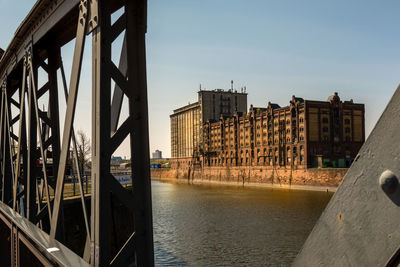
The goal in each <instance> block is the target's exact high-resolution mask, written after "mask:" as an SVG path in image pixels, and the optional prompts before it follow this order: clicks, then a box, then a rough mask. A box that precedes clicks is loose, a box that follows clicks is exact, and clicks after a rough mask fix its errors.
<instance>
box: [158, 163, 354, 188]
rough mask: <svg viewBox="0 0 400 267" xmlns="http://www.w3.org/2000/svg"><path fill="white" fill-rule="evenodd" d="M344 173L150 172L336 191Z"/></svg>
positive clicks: (255, 169)
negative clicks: (317, 187) (328, 188)
mask: <svg viewBox="0 0 400 267" xmlns="http://www.w3.org/2000/svg"><path fill="white" fill-rule="evenodd" d="M347 170H348V169H347V168H346V169H339V168H335V169H293V170H292V169H289V168H288V169H284V168H282V169H271V168H266V167H206V168H199V169H195V170H194V171H193V170H192V171H189V170H188V169H173V168H171V169H151V176H152V178H170V179H171V178H175V179H178V180H192V181H205V182H206V181H212V182H224V183H226V182H232V183H243V184H246V183H252V184H257V183H259V184H272V185H278V184H279V185H307V186H329V187H336V186H338V185H339V184H340V182H341V181H342V179H343V177H344V175H345V174H346V172H347Z"/></svg>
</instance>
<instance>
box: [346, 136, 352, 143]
mask: <svg viewBox="0 0 400 267" xmlns="http://www.w3.org/2000/svg"><path fill="white" fill-rule="evenodd" d="M346 142H347V143H350V142H351V138H350V136H348V135H346Z"/></svg>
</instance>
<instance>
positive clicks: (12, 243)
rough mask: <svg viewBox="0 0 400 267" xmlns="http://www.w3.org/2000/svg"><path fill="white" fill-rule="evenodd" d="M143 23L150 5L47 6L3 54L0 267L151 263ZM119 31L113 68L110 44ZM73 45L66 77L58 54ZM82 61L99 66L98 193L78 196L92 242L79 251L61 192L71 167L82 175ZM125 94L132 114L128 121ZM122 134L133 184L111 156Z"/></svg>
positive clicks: (95, 117) (95, 96)
mask: <svg viewBox="0 0 400 267" xmlns="http://www.w3.org/2000/svg"><path fill="white" fill-rule="evenodd" d="M115 16H117V17H116V18H115V19H114V17H115ZM146 20H147V1H146V0H135V1H133V0H132V1H130V0H125V1H123V0H107V1H106V0H38V1H37V2H36V3H35V5H34V7H33V8H32V9H31V11H30V12H29V14H28V15H27V17H26V18H25V20H24V21H23V22H22V23H21V25H20V26H19V28H18V29H17V31H16V33H15V35H14V37H13V39H12V41H11V43H10V44H9V46H8V48H7V49H6V51H5V52H4V54H3V55H2V57H1V55H0V57H1V60H0V86H1V105H0V109H1V111H0V152H1V153H0V165H1V170H0V176H1V177H0V198H1V199H0V200H1V201H0V260H1V263H0V265H1V266H89V265H90V266H108V265H112V266H153V265H154V257H153V239H152V236H153V233H152V209H151V189H150V177H149V176H150V173H149V140H148V138H149V137H148V136H149V135H148V106H147V87H146V57H145V35H146V26H147V22H146ZM121 36H123V44H122V49H121V51H120V62H119V64H118V66H116V64H115V63H114V62H113V61H112V46H113V44H114V42H115V40H116V39H117V38H121ZM88 38H91V48H90V49H88V48H86V50H90V51H85V41H86V40H88ZM69 42H73V43H74V50H73V56H72V58H70V59H69V60H72V67H71V69H70V70H68V71H70V73H71V74H70V79H69V80H67V78H66V75H65V69H64V65H63V61H65V57H63V55H62V49H61V48H62V47H63V46H64V45H66V44H67V43H69ZM128 48H129V49H128ZM85 54H88V55H89V56H90V58H91V62H92V64H91V74H92V77H91V83H92V89H91V95H92V103H91V118H92V119H91V132H92V136H91V141H92V153H91V154H92V156H91V166H92V168H91V185H90V187H91V196H90V197H88V196H84V195H83V194H81V195H80V198H79V199H78V200H77V201H79V202H78V204H79V205H78V207H79V208H78V209H77V211H76V213H79V214H80V217H81V218H83V219H82V220H83V227H82V229H80V232H81V235H82V236H83V242H81V243H82V244H81V245H80V246H74V245H73V244H72V243H71V241H70V239H69V238H68V236H69V233H71V229H70V228H71V226H72V225H73V224H70V223H68V216H69V217H73V216H70V215H67V211H66V210H65V207H66V205H68V199H66V198H65V194H64V191H65V190H64V188H65V184H66V171H67V168H68V167H67V166H68V162H71V161H72V163H70V164H72V165H74V166H75V167H76V168H77V169H78V170H79V164H78V161H77V157H72V156H71V154H77V153H76V152H77V144H76V138H75V130H74V120H75V118H76V117H77V116H76V114H75V111H76V105H77V101H78V99H79V98H78V91H79V89H80V90H83V89H82V88H80V87H79V82H80V78H81V77H80V76H81V71H82V62H83V58H84V55H85ZM39 73H44V75H39ZM85 78H86V79H87V78H88V77H85ZM39 79H45V81H44V82H43V83H39V82H38V80H39ZM89 79H90V78H89ZM60 81H61V82H60ZM124 98H125V99H126V101H127V103H128V104H127V105H128V109H129V110H128V115H127V118H126V119H124V120H122V119H121V116H120V114H121V106H122V103H123V99H124ZM64 99H65V101H66V102H65V103H66V104H65V105H66V111H65V118H61V120H60V112H59V110H60V103H59V102H60V101H61V100H64ZM40 102H45V103H46V105H45V107H41V106H40V105H39V103H40ZM88 105H90V104H88ZM60 122H63V125H60ZM125 139H128V140H129V141H130V153H131V160H132V165H133V166H134V167H133V168H132V171H131V176H132V186H131V187H129V188H125V187H122V186H121V185H120V183H119V182H118V181H117V180H116V179H115V177H114V176H113V174H112V173H111V172H110V158H111V156H112V154H113V153H114V151H115V150H116V149H117V148H118V147H119V146H120V145H121V143H122V142H123V141H124V140H125ZM71 151H72V153H71ZM39 163H40V164H39ZM49 170H51V171H49ZM81 172H82V170H80V171H78V184H79V186H80V192H83V184H82V183H83V182H82V177H81V175H80V173H81ZM73 230H74V229H72V231H73ZM82 233H83V234H82ZM76 247H79V249H77V248H76Z"/></svg>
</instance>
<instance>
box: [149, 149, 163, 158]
mask: <svg viewBox="0 0 400 267" xmlns="http://www.w3.org/2000/svg"><path fill="white" fill-rule="evenodd" d="M151 154H152V159H162V152H161V151H160V150H158V149H157V150H156V151H154V152H153V153H151Z"/></svg>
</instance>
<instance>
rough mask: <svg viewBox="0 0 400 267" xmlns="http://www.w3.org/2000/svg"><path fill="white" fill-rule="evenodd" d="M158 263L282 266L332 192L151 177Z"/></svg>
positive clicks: (292, 257) (309, 229)
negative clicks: (180, 182) (189, 181)
mask: <svg viewBox="0 0 400 267" xmlns="http://www.w3.org/2000/svg"><path fill="white" fill-rule="evenodd" d="M152 190H153V221H154V242H155V257H156V265H157V266H287V265H290V263H291V262H292V261H293V260H294V258H295V256H296V254H297V253H298V251H299V250H300V248H301V246H302V244H303V243H304V241H305V239H306V237H307V236H308V234H309V232H310V231H311V229H312V227H313V225H314V224H315V222H316V220H317V219H318V217H319V216H320V214H321V212H322V211H323V209H324V208H325V206H326V204H327V203H328V201H329V199H330V197H331V196H332V194H331V193H326V192H308V191H294V190H280V189H265V188H262V189H257V188H256V189H251V188H241V187H224V186H204V185H201V186H199V185H185V184H170V183H163V182H159V181H153V182H152Z"/></svg>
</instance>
